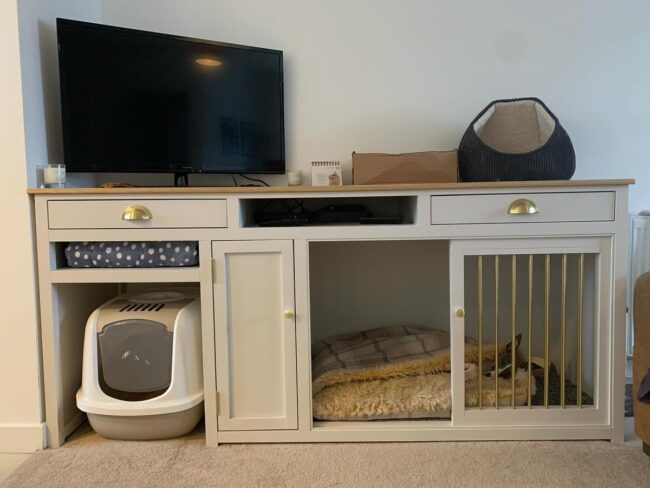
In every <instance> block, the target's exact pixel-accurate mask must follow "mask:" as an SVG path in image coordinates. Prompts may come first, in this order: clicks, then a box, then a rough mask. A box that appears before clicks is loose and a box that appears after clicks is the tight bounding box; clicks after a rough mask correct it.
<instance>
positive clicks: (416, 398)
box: [312, 326, 535, 420]
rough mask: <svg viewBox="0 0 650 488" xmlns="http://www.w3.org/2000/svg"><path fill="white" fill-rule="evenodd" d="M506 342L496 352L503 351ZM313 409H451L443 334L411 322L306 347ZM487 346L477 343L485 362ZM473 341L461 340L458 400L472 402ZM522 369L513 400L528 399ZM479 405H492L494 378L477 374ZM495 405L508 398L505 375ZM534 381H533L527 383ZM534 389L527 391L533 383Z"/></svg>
mask: <svg viewBox="0 0 650 488" xmlns="http://www.w3.org/2000/svg"><path fill="white" fill-rule="evenodd" d="M508 348H509V344H506V345H503V346H499V350H498V354H499V355H501V354H504V353H505V354H510V350H509V349H508ZM312 349H313V358H314V359H313V363H314V364H313V374H314V381H313V385H312V393H313V415H314V417H315V418H317V419H320V420H386V419H404V418H447V417H449V416H450V412H451V375H450V369H451V362H450V360H451V356H450V350H449V334H448V333H447V332H444V331H439V330H434V329H427V328H423V327H414V326H399V327H387V328H378V329H372V330H367V331H362V332H357V333H352V334H345V335H341V336H335V337H332V338H329V339H325V340H323V341H320V342H318V343H316V344H314V346H313V348H312ZM494 358H495V349H494V347H489V346H485V347H484V348H483V360H484V362H486V361H487V362H489V361H494ZM477 364H478V346H477V345H476V344H475V343H474V341H473V340H472V339H470V338H468V339H467V341H466V344H465V382H466V390H465V401H466V405H467V406H477V405H478V365H477ZM527 378H528V376H527V373H526V372H525V371H517V373H516V374H515V403H516V404H517V405H523V404H524V403H525V402H526V401H527V399H528V380H527ZM482 380H483V401H482V404H483V406H494V404H495V394H494V390H495V386H496V385H495V383H494V381H495V380H494V378H493V377H483V379H482ZM498 382H499V404H500V405H509V404H510V401H511V397H512V389H511V388H512V381H511V379H510V378H508V379H505V378H498ZM534 388H535V387H534V386H533V389H534ZM533 393H534V390H533Z"/></svg>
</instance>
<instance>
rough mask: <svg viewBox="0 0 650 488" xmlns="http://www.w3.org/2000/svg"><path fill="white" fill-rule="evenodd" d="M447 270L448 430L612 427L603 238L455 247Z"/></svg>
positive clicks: (607, 264)
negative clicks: (452, 427)
mask: <svg viewBox="0 0 650 488" xmlns="http://www.w3.org/2000/svg"><path fill="white" fill-rule="evenodd" d="M450 260H451V300H452V302H451V306H452V307H451V308H452V318H451V323H452V350H453V352H454V354H453V355H452V385H453V386H452V393H453V401H454V409H453V421H454V425H472V426H481V425H485V426H487V425H491V426H494V425H503V426H513V425H530V426H537V427H539V428H541V429H544V428H548V427H550V426H555V427H558V426H563V427H567V428H568V427H575V426H577V427H579V426H580V425H592V426H593V425H602V426H604V427H605V426H608V425H611V423H610V410H611V409H610V391H611V381H610V376H609V373H608V372H609V371H610V358H611V352H610V348H611V339H610V337H611V318H610V306H611V296H610V293H611V290H610V269H611V240H610V238H593V237H584V238H558V239H544V238H540V239H500V240H466V241H454V242H453V243H452V245H451V254H450ZM458 403H460V404H461V405H465V408H464V409H462V408H457V407H456V405H457V404H458Z"/></svg>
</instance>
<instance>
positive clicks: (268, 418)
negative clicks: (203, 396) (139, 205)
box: [213, 240, 298, 430]
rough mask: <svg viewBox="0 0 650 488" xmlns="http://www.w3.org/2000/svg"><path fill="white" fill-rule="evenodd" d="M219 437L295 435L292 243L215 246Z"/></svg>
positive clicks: (226, 243) (295, 401) (269, 242)
mask: <svg viewBox="0 0 650 488" xmlns="http://www.w3.org/2000/svg"><path fill="white" fill-rule="evenodd" d="M213 257H214V265H215V266H214V282H215V283H214V296H215V300H214V307H215V328H216V330H215V332H216V335H215V340H216V349H215V352H216V366H217V390H218V398H219V414H218V424H219V430H275V429H280V430H283V429H284V430H288V429H296V428H297V423H298V422H297V389H296V338H295V332H296V331H295V318H294V274H293V273H294V272H293V242H292V241H286V240H285V241H228V242H215V243H213Z"/></svg>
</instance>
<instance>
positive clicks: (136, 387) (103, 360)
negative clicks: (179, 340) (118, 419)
mask: <svg viewBox="0 0 650 488" xmlns="http://www.w3.org/2000/svg"><path fill="white" fill-rule="evenodd" d="M173 336H174V334H173V333H172V332H170V331H168V330H167V327H165V325H164V324H161V323H159V322H154V321H151V320H142V319H129V320H120V321H118V322H113V323H111V324H108V325H106V326H105V327H104V328H103V330H102V331H101V332H99V333H98V334H97V340H98V344H99V347H98V350H99V358H100V359H99V383H100V386H101V388H102V390H103V391H104V393H106V394H107V395H109V396H111V397H113V398H118V399H120V400H127V401H140V400H146V399H149V398H154V397H157V396H160V395H162V394H163V393H164V392H165V391H166V390H167V389H168V388H169V385H170V383H171V373H172V346H173Z"/></svg>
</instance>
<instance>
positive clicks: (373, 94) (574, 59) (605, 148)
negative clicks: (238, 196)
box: [101, 0, 650, 210]
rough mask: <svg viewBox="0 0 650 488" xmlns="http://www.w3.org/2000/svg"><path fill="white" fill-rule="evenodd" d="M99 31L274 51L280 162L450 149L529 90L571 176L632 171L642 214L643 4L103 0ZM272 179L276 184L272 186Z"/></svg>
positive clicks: (649, 200) (648, 100) (647, 102)
mask: <svg viewBox="0 0 650 488" xmlns="http://www.w3.org/2000/svg"><path fill="white" fill-rule="evenodd" d="M101 4H102V21H103V22H104V23H107V24H113V25H120V26H124V27H133V28H139V29H145V30H154V31H159V32H166V33H174V34H181V35H187V36H192V37H199V38H207V39H213V40H220V41H228V42H234V43H240V44H249V45H254V46H262V47H270V48H275V49H282V50H283V51H284V53H285V81H286V85H285V95H286V117H287V132H286V141H287V164H288V167H289V168H290V169H292V168H301V169H307V168H308V164H309V162H310V161H312V160H319V159H320V160H322V159H339V160H341V161H342V162H343V163H344V164H345V165H347V166H348V172H347V176H348V180H347V181H349V165H350V154H351V152H352V151H353V150H356V151H387V152H399V151H418V150H426V149H446V148H454V147H457V145H458V142H459V141H460V138H461V136H462V133H463V132H464V130H465V129H466V127H467V125H468V124H469V122H470V121H471V119H472V118H473V117H474V116H475V115H476V114H477V113H478V112H479V111H480V110H481V109H482V108H483V107H484V106H485V105H487V103H488V102H489V101H491V100H493V99H496V98H507V97H517V96H531V95H532V96H537V97H539V98H541V99H542V100H544V101H545V102H546V103H547V105H548V106H549V107H550V108H551V110H553V111H554V113H555V114H556V115H557V116H558V117H559V119H560V121H561V122H562V124H563V125H564V127H565V128H566V129H567V131H568V132H569V134H570V136H571V138H572V140H573V143H574V146H575V149H576V154H577V170H576V173H575V176H574V177H575V178H620V177H634V178H636V179H637V181H638V184H637V185H636V186H635V187H633V188H632V191H631V206H630V208H631V210H639V209H641V208H650V165H648V160H649V157H648V151H647V150H646V147H645V139H647V129H646V125H647V124H646V120H645V119H646V117H647V114H648V113H649V112H650V111H649V109H650V90H649V89H648V87H650V67H649V65H648V63H647V62H646V59H647V56H648V53H647V49H648V46H650V2H647V1H646V0H627V1H626V2H616V1H598V2H594V1H593V0H574V1H571V2H567V1H562V0H547V1H544V2H540V1H539V0H499V1H496V2H486V1H484V0H436V1H422V0H402V1H399V2H398V1H394V0H354V1H349V0H329V1H319V2H316V1H304V0H275V1H265V0H238V1H237V2H234V1H229V0H184V1H180V0H102V1H101ZM278 181H283V179H280V178H278Z"/></svg>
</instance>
